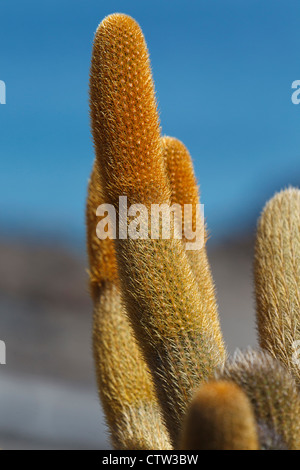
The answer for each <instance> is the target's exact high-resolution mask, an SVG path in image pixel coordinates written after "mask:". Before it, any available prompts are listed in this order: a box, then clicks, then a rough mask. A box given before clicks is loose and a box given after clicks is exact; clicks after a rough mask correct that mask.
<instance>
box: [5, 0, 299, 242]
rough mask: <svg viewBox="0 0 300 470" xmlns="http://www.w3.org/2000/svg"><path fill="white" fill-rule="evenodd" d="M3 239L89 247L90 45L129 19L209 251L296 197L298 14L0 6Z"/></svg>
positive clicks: (246, 1) (287, 5)
mask: <svg viewBox="0 0 300 470" xmlns="http://www.w3.org/2000/svg"><path fill="white" fill-rule="evenodd" d="M0 8H1V28H0V80H4V81H5V83H6V87H7V104H6V105H0V136H1V139H0V155H1V171H0V224H1V227H0V234H1V233H4V232H5V233H7V232H9V231H11V232H13V233H14V234H17V235H20V236H22V234H31V233H32V234H34V233H37V234H43V235H45V234H46V235H47V236H49V237H51V236H61V235H64V236H67V237H70V239H71V238H75V239H83V237H84V202H85V195H86V183H87V179H88V175H89V172H90V169H91V165H92V161H93V147H92V141H91V136H90V130H89V114H88V79H89V67H90V56H91V47H92V40H93V34H94V31H95V29H96V27H97V25H98V23H99V22H100V21H101V20H102V18H103V17H104V16H106V15H107V14H109V13H113V12H124V13H127V14H130V15H131V16H133V17H134V18H135V19H136V20H137V21H138V22H139V23H140V25H141V27H142V29H143V32H144V34H145V37H146V40H147V43H148V47H149V51H150V56H151V62H152V68H153V74H154V80H155V85H156V91H157V97H158V101H159V108H160V115H161V124H162V129H163V133H164V134H168V135H172V136H176V137H178V138H180V139H181V140H182V141H183V142H184V143H185V144H186V145H187V147H188V148H189V150H190V152H191V154H192V156H193V159H194V163H195V169H196V174H197V177H198V180H199V183H200V185H201V192H202V201H201V202H203V203H204V204H205V216H206V218H207V222H208V226H209V229H210V231H211V235H212V239H213V240H218V239H221V238H222V237H227V236H231V235H234V234H238V233H239V232H242V231H243V230H245V229H246V228H247V227H248V226H252V223H253V221H255V218H256V217H257V216H258V214H259V211H260V209H261V207H262V205H263V204H264V201H265V200H266V198H268V197H270V196H271V195H272V194H273V192H274V191H275V190H279V189H280V188H281V187H284V186H287V185H288V184H294V185H298V184H299V179H300V151H299V143H300V142H299V140H300V139H299V127H300V105H299V106H295V105H293V104H292V102H291V94H292V90H291V84H292V82H293V81H294V80H300V62H299V57H298V54H299V44H300V28H299V20H300V2H299V1H296V0H295V1H293V0H282V1H280V0H273V1H272V2H271V1H267V0H243V1H241V0H235V1H234V0H227V1H226V2H224V0H197V1H193V0H189V1H188V2H183V1H177V0H172V1H167V0H160V1H157V0H151V1H148V0H143V1H141V0H139V1H135V0H129V1H114V0H111V1H101V0H97V1H96V0H85V1H83V0H43V1H42V2H41V1H40V0H39V1H37V0H27V1H26V2H24V1H21V0H19V1H15V0H10V1H9V2H4V1H1V2H0Z"/></svg>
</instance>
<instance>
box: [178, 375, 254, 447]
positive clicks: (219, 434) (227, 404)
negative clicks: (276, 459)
mask: <svg viewBox="0 0 300 470" xmlns="http://www.w3.org/2000/svg"><path fill="white" fill-rule="evenodd" d="M181 447H182V450H185V449H198V450H215V449H219V450H258V436H257V429H256V423H255V418H254V413H253V410H252V406H251V403H250V401H249V399H248V397H247V396H246V394H245V393H244V392H243V390H242V389H241V388H240V387H238V386H237V385H236V384H234V383H232V382H226V381H216V382H214V381H211V382H209V383H206V384H204V385H202V386H201V387H200V389H199V391H198V392H197V394H196V395H195V397H194V398H193V401H192V403H191V406H190V409H189V412H188V415H187V417H186V424H185V430H184V433H183V437H182V445H181Z"/></svg>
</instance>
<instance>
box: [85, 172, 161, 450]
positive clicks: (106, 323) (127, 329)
mask: <svg viewBox="0 0 300 470" xmlns="http://www.w3.org/2000/svg"><path fill="white" fill-rule="evenodd" d="M101 203H103V195H102V189H101V183H100V181H99V176H98V174H97V171H96V169H95V168H94V169H93V172H92V175H91V179H90V183H89V194H88V203H87V214H86V218H87V240H88V244H87V246H88V254H89V263H90V290H91V295H92V298H93V302H94V321H93V352H94V359H95V365H96V376H97V381H98V387H99V393H100V397H101V400H102V404H103V407H104V410H105V414H106V418H107V423H108V426H109V429H110V434H111V438H112V442H113V445H114V446H115V447H116V448H118V449H138V450H142V449H144V450H145V449H149V448H151V449H152V448H153V449H169V448H170V444H169V437H168V434H167V431H166V429H165V426H164V424H163V422H162V419H161V416H160V409H159V406H158V403H157V398H156V394H155V391H154V387H153V383H152V379H151V376H150V374H149V372H148V370H147V366H146V364H145V361H144V360H143V358H142V355H141V352H140V350H139V347H138V345H137V343H136V341H135V338H134V336H133V332H132V328H131V326H130V324H129V322H128V319H127V316H126V311H125V308H124V306H123V304H122V299H121V292H120V285H119V284H120V283H119V278H118V272H117V265H116V257H115V249H114V242H113V240H110V239H109V238H106V239H105V240H100V239H99V238H98V237H97V235H96V225H97V217H96V209H97V207H98V206H99V205H100V204H101Z"/></svg>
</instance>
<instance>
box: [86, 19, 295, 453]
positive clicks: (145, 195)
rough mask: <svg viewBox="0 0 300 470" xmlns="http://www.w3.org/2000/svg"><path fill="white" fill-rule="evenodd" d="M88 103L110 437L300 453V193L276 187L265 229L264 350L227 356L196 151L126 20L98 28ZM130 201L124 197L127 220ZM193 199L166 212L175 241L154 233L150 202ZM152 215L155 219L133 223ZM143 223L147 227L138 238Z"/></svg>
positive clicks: (259, 287)
mask: <svg viewBox="0 0 300 470" xmlns="http://www.w3.org/2000/svg"><path fill="white" fill-rule="evenodd" d="M90 108H91V127H92V134H93V139H94V145H95V154H96V159H95V163H94V167H93V171H92V176H91V180H90V183H89V193H88V202H87V214H86V219H87V249H88V255H89V265H90V268H89V273H90V291H91V296H92V299H93V302H94V328H93V351H94V359H95V368H96V375H97V380H98V387H99V394H100V398H101V401H102V404H103V407H104V411H105V414H106V419H107V424H108V427H109V430H110V434H111V439H112V443H113V446H114V447H115V448H116V449H146V450H152V449H171V448H175V449H176V448H177V449H179V448H182V449H191V450H193V449H195V450H197V449H236V450H241V449H245V450H246V449H247V450H250V449H251V450H255V449H258V448H260V449H273V448H280V449H282V448H287V449H296V448H300V443H299V437H300V430H299V421H300V420H299V418H300V416H299V412H300V409H299V389H298V388H297V384H296V381H295V379H296V380H299V369H298V368H297V366H296V365H295V364H294V362H293V361H294V355H293V353H292V347H293V345H294V343H295V341H297V340H298V338H299V308H298V307H299V303H298V301H299V272H298V271H299V256H300V251H299V230H300V226H299V224H300V219H299V201H300V198H299V192H298V190H289V191H288V192H287V193H285V194H287V195H286V196H284V195H282V196H279V197H278V196H277V199H276V198H275V200H274V201H273V202H271V203H270V204H269V205H268V206H267V208H266V210H265V212H264V214H263V215H262V218H261V222H260V224H259V227H258V235H257V245H256V257H255V280H256V297H257V318H258V328H259V335H260V339H261V348H262V351H259V352H246V353H245V354H244V355H240V356H236V357H235V358H234V359H230V358H229V359H228V358H227V354H226V347H225V344H224V341H223V338H222V332H221V327H220V323H219V318H218V308H217V302H216V298H215V289H214V283H213V279H212V275H211V270H210V266H209V262H208V258H207V253H206V240H207V234H206V227H205V223H204V220H203V218H202V217H201V214H199V210H198V209H199V192H198V186H197V182H196V179H195V175H194V170H193V164H192V160H191V157H190V155H189V153H188V151H187V149H186V148H185V146H184V145H183V144H182V143H181V142H180V141H178V140H177V139H175V138H171V137H162V136H161V130H160V123H159V118H158V110H157V104H156V100H155V92H154V84H153V80H152V75H151V68H150V61H149V54H148V50H147V46H146V43H145V39H144V37H143V34H142V31H141V29H140V27H139V26H138V24H137V23H136V22H135V21H134V20H133V19H132V18H130V17H129V16H127V15H123V14H114V15H110V16H108V17H107V18H105V19H104V20H103V22H102V23H101V24H100V26H99V27H98V29H97V32H96V34H95V40H94V47H93V52H92V65H91V75H90ZM120 198H123V199H124V198H126V207H125V209H126V211H125V214H126V215H125V219H124V217H123V218H122V217H121V216H122V214H123V212H124V207H123V209H121V208H120ZM123 199H122V200H123ZM101 204H109V205H110V206H111V207H112V208H113V209H114V213H115V214H116V219H117V220H118V224H117V226H116V230H115V237H114V239H111V238H110V234H109V232H107V235H106V236H105V237H102V238H101V237H100V238H101V239H99V234H98V233H97V224H98V222H99V220H100V218H99V217H100V213H98V212H97V207H98V206H99V205H101ZM133 205H136V206H134V207H135V208H136V212H134V213H133V212H131V209H132V207H133ZM187 205H188V206H189V207H190V208H191V210H190V211H187V212H185V211H181V217H179V215H180V214H179V212H178V211H177V212H176V211H174V216H173V215H172V216H170V219H169V220H170V228H171V230H170V232H169V236H168V237H166V236H165V235H164V232H163V226H162V219H159V224H158V225H157V226H156V231H155V236H153V231H152V228H153V221H154V216H153V213H152V209H153V206H156V207H157V206H159V207H158V208H159V211H163V207H169V208H170V207H175V206H176V207H177V208H178V207H179V208H183V207H186V206H187ZM281 209H283V210H284V216H283V217H284V219H280V217H279V213H278V211H280V210H281ZM145 213H147V215H148V216H149V217H148V219H147V223H146V224H144V225H143V223H142V222H141V218H140V219H138V220H139V222H138V223H137V222H136V220H135V217H140V216H141V214H145ZM98 214H99V215H98ZM172 214H173V212H172ZM102 216H103V214H102V213H101V217H102ZM101 220H103V217H102V219H101ZM133 221H134V222H135V224H136V225H135V227H139V229H138V230H136V231H135V236H132V237H128V233H129V231H130V230H131V227H132V222H133ZM186 227H189V229H190V230H189V235H188V234H187V232H186ZM142 228H143V230H142ZM278 231H280V234H279V233H278ZM181 232H182V236H179V235H180V233H181ZM191 233H192V234H194V233H195V234H196V235H195V238H197V233H198V234H199V233H200V234H201V237H200V238H201V240H202V243H200V244H197V246H196V249H187V248H189V247H190V246H191V242H194V241H195V240H192V239H191V238H190V234H191ZM124 234H125V235H124ZM294 237H296V238H297V240H294ZM267 353H268V354H267ZM271 356H272V357H271ZM280 361H281V362H280ZM293 376H294V377H293ZM298 385H299V383H298Z"/></svg>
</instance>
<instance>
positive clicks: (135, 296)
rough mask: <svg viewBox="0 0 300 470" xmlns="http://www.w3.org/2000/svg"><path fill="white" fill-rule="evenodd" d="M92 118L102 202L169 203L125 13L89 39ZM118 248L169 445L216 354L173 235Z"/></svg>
mask: <svg viewBox="0 0 300 470" xmlns="http://www.w3.org/2000/svg"><path fill="white" fill-rule="evenodd" d="M91 120H92V130H93V136H94V142H95V150H96V164H97V168H98V170H99V173H100V174H101V177H102V178H103V181H104V184H103V186H104V195H105V197H106V202H109V203H111V204H113V205H114V206H115V208H116V210H118V203H119V196H120V195H125V196H127V198H128V204H129V205H132V204H134V203H142V204H143V205H144V206H145V207H146V208H149V209H150V205H151V204H152V203H158V204H162V203H167V204H170V195H171V190H170V184H169V180H168V177H167V172H166V169H165V162H164V158H163V152H162V143H161V137H160V130H159V121H158V113H157V107H156V101H155V95H154V86H153V83H152V77H151V71H150V64H149V58H148V52H147V48H146V44H145V41H144V38H143V35H142V32H141V30H140V28H139V26H138V25H137V23H136V22H135V21H134V20H133V19H131V18H129V17H127V16H125V15H112V16H110V17H108V18H106V19H105V20H104V21H103V22H102V23H101V25H100V27H99V28H98V30H97V33H96V36H95V41H94V49H93V56H92V67H91ZM116 252H117V259H118V268H119V273H120V279H121V289H122V295H123V298H124V302H125V305H126V308H127V311H128V315H129V318H130V320H131V323H132V325H133V328H134V330H135V335H136V338H137V339H138V341H139V344H140V346H141V348H142V350H143V353H144V355H145V359H146V361H147V363H148V366H149V369H150V370H151V373H152V375H153V380H154V383H155V387H156V391H157V395H158V399H159V401H160V405H161V408H162V411H163V414H164V419H165V422H166V425H167V427H168V431H169V433H170V436H171V439H172V441H173V443H176V442H177V441H178V437H179V435H180V432H181V426H182V422H183V417H184V414H185V412H186V408H187V398H188V397H190V398H191V396H192V395H191V394H192V391H193V390H194V389H195V388H196V387H197V386H198V385H199V384H200V383H201V381H203V380H205V379H207V378H208V377H209V375H211V374H212V373H213V371H214V369H215V367H217V366H218V365H220V363H221V362H222V359H223V358H222V353H223V351H220V350H219V347H218V344H217V343H216V341H215V339H214V332H213V329H212V328H211V327H210V326H211V318H210V315H208V313H209V309H207V308H205V310H204V309H203V308H202V304H203V301H202V299H201V293H200V291H199V288H198V285H197V283H196V281H195V279H194V276H193V273H192V271H191V268H190V265H189V262H188V259H187V256H186V253H185V249H184V246H183V244H182V242H181V240H178V239H175V238H171V239H169V240H165V239H162V238H158V239H156V240H152V239H148V240H144V239H138V240H131V239H128V240H120V239H117V240H116ZM151 266H153V268H152V269H149V267H150V268H151ZM157 267H158V269H156V268H157Z"/></svg>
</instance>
